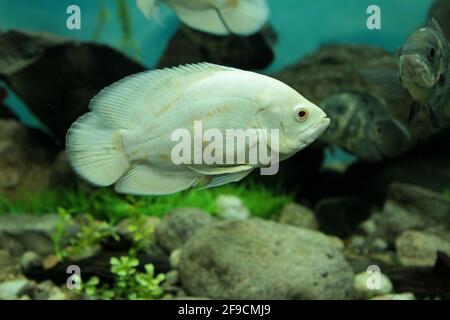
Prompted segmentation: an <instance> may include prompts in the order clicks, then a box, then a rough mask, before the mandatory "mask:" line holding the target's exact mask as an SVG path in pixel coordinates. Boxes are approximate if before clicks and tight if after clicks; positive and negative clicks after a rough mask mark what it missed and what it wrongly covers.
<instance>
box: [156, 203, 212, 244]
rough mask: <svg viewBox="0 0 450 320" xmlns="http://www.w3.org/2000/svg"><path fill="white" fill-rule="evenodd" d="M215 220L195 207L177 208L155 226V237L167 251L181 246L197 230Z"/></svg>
mask: <svg viewBox="0 0 450 320" xmlns="http://www.w3.org/2000/svg"><path fill="white" fill-rule="evenodd" d="M214 222H215V219H214V218H213V217H211V215H209V214H208V213H207V212H205V211H203V210H200V209H195V208H178V209H175V210H173V211H172V212H170V213H169V214H167V215H166V216H165V217H164V218H163V219H162V221H161V223H160V224H158V225H157V226H156V230H155V232H156V239H157V241H158V243H159V244H160V245H161V247H163V248H164V249H165V250H166V251H167V252H172V251H173V250H175V249H178V248H182V247H183V246H184V244H185V243H186V241H187V240H188V239H189V238H190V237H191V236H192V235H193V234H194V233H195V232H197V231H198V230H200V229H202V228H204V227H207V226H210V225H212V224H213V223H214Z"/></svg>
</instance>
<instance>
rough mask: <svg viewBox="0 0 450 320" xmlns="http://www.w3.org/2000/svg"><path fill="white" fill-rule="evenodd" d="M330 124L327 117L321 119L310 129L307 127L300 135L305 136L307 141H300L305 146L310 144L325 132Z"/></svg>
mask: <svg viewBox="0 0 450 320" xmlns="http://www.w3.org/2000/svg"><path fill="white" fill-rule="evenodd" d="M330 122H331V120H330V118H328V117H327V116H325V117H323V118H321V119H320V120H319V121H317V122H315V123H314V124H313V125H312V126H311V127H309V128H308V129H307V130H306V131H304V132H303V133H302V134H301V135H302V136H305V135H306V136H307V137H308V138H307V139H302V140H301V141H302V142H303V143H304V144H305V145H309V144H311V143H312V142H314V141H315V140H316V139H317V138H319V137H320V136H321V135H322V133H324V132H325V130H326V129H327V128H328V126H329V125H330Z"/></svg>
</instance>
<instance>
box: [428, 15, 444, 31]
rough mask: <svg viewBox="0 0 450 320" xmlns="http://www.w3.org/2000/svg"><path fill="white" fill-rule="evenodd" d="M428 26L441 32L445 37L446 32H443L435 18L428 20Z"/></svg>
mask: <svg viewBox="0 0 450 320" xmlns="http://www.w3.org/2000/svg"><path fill="white" fill-rule="evenodd" d="M428 26H429V27H431V28H433V29H434V30H436V31H437V32H439V33H440V34H442V35H444V31H443V30H442V28H441V26H440V25H439V22H437V20H436V19H435V18H434V17H430V18H429V19H428Z"/></svg>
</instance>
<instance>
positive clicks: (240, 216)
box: [216, 195, 250, 220]
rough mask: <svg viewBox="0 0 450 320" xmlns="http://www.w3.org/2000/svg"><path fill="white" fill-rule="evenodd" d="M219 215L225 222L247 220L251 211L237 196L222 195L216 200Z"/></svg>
mask: <svg viewBox="0 0 450 320" xmlns="http://www.w3.org/2000/svg"><path fill="white" fill-rule="evenodd" d="M216 205H217V215H218V217H220V218H222V219H224V220H246V219H248V218H249V217H250V210H248V208H247V207H246V206H244V204H243V203H242V201H241V199H240V198H238V197H236V196H230V195H220V196H219V197H218V198H217V200H216Z"/></svg>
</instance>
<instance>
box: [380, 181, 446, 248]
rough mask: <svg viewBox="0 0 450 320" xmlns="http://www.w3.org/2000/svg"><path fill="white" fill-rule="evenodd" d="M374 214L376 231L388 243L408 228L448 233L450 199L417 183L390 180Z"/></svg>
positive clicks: (392, 241)
mask: <svg viewBox="0 0 450 320" xmlns="http://www.w3.org/2000/svg"><path fill="white" fill-rule="evenodd" d="M373 218H374V219H375V223H376V225H377V234H378V235H379V236H380V237H381V238H383V239H385V240H387V241H388V242H389V243H394V241H395V239H396V237H397V236H398V235H400V234H401V233H403V232H404V231H408V230H418V231H425V232H427V231H429V232H430V233H433V234H438V235H439V234H448V231H449V227H450V219H449V218H450V200H448V199H447V198H445V197H444V196H443V195H441V194H438V193H435V192H433V191H430V190H427V189H424V188H421V187H418V186H414V185H408V184H402V183H393V184H392V185H391V187H390V188H389V192H388V197H387V200H386V202H385V204H384V208H383V210H382V212H381V213H380V214H377V215H374V216H373Z"/></svg>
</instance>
